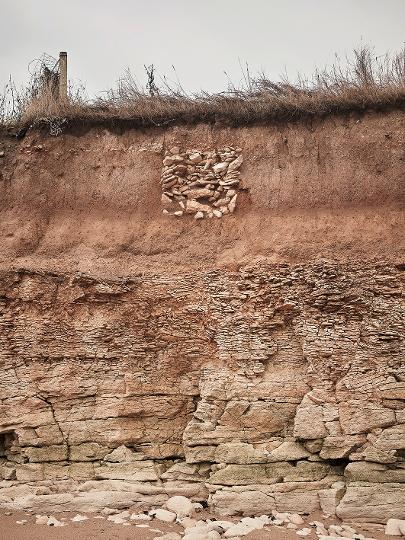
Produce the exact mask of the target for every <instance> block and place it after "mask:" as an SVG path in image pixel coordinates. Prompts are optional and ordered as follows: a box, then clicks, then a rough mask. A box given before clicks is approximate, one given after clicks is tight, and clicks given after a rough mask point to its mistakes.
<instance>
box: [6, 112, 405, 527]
mask: <svg viewBox="0 0 405 540" xmlns="http://www.w3.org/2000/svg"><path fill="white" fill-rule="evenodd" d="M402 142H403V115H401V114H400V113H392V114H390V115H382V116H379V115H370V116H366V117H363V118H362V119H357V120H356V119H351V120H350V119H348V120H342V119H334V120H328V121H325V122H323V123H321V124H319V125H316V126H312V127H311V129H310V128H308V127H304V126H298V125H297V126H284V127H280V128H264V127H255V128H240V129H224V128H222V129H219V128H218V129H211V128H208V127H206V126H198V127H196V128H192V129H186V128H185V127H177V128H171V129H168V130H166V131H163V130H161V131H160V130H148V131H146V132H144V133H143V132H140V131H126V132H124V133H120V134H119V133H111V132H107V131H103V130H100V129H98V130H95V129H93V130H90V131H87V132H83V133H79V132H76V133H74V134H73V133H71V134H65V135H62V136H61V137H58V138H50V137H48V136H46V135H40V134H39V133H38V132H32V133H29V134H28V135H27V136H26V137H25V139H23V140H22V141H21V142H18V143H16V142H11V141H9V140H8V139H6V138H4V139H2V141H1V142H0V150H1V148H2V147H3V148H4V151H5V156H4V158H0V159H2V160H3V163H2V165H1V166H2V169H1V176H2V181H1V183H0V190H1V202H0V205H1V207H0V208H1V218H2V219H1V223H0V237H1V240H2V241H1V244H0V253H1V255H0V256H1V259H0V261H1V273H0V363H1V371H0V381H1V387H2V395H1V396H0V397H1V405H0V478H3V480H1V481H0V505H2V506H5V507H12V508H15V507H25V508H35V509H42V508H53V509H80V510H91V509H94V510H95V509H98V508H100V507H104V506H113V507H114V506H118V507H125V506H128V505H132V504H134V503H140V504H157V503H161V502H163V501H164V500H165V499H166V498H167V497H168V496H170V495H172V494H174V493H181V494H185V495H188V496H191V497H193V498H195V499H196V500H208V502H209V504H210V505H211V507H212V508H213V509H214V510H215V511H217V512H218V513H223V514H227V513H228V514H234V513H247V514H253V513H259V514H261V513H264V512H268V511H269V510H270V509H277V510H279V511H283V510H293V511H298V512H310V511H312V510H316V509H318V508H322V509H323V510H324V511H325V512H327V513H334V512H336V513H337V514H338V515H339V516H341V517H343V518H345V519H348V520H350V519H355V520H357V521H361V520H365V521H376V522H383V521H386V520H387V519H388V518H389V517H397V518H398V517H403V518H404V517H405V513H404V512H405V510H404V509H405V484H404V482H405V362H404V347H403V345H404V344H403V341H404V326H405V325H404V313H405V311H404V301H403V294H404V264H403V255H404V245H403V240H402V238H403V221H402V220H403V214H402V212H403V202H404V197H403V195H404V192H403V176H404V169H405V167H404V163H405V161H404V159H405V155H404V151H403V147H402V146H401V145H402ZM174 146H176V147H178V148H179V149H180V150H184V151H185V150H186V149H190V151H191V150H194V149H198V150H201V152H204V151H207V152H209V151H215V149H216V148H226V147H229V146H232V147H238V148H240V149H241V152H242V153H243V158H244V163H243V166H242V167H241V169H240V171H241V181H240V184H239V185H238V186H237V189H238V202H237V206H236V208H235V211H234V213H232V214H228V215H224V216H222V217H221V218H216V217H213V218H211V219H209V218H207V219H201V220H195V219H193V218H192V217H191V216H189V215H187V214H184V215H182V216H180V217H179V218H177V217H175V216H168V215H165V214H163V213H162V209H163V207H162V205H161V186H160V184H159V180H160V177H161V168H162V160H163V159H164V156H165V152H166V150H167V149H169V148H172V147H174ZM180 150H179V151H180ZM191 174H193V173H192V172H191ZM218 182H219V180H218Z"/></svg>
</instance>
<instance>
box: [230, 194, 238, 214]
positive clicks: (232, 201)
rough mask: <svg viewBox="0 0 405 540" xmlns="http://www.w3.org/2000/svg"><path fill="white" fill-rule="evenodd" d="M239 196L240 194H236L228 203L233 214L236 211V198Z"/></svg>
mask: <svg viewBox="0 0 405 540" xmlns="http://www.w3.org/2000/svg"><path fill="white" fill-rule="evenodd" d="M237 198H238V194H236V195H234V196H233V197H232V199H231V201H230V203H229V204H228V210H229V212H230V213H231V214H232V213H233V212H234V211H235V208H236V199H237Z"/></svg>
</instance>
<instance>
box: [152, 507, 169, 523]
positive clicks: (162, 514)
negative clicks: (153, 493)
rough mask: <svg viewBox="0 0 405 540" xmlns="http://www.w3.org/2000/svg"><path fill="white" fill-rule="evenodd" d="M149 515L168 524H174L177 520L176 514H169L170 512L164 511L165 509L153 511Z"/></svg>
mask: <svg viewBox="0 0 405 540" xmlns="http://www.w3.org/2000/svg"><path fill="white" fill-rule="evenodd" d="M149 515H150V516H152V517H154V518H156V519H158V520H159V521H165V522H167V523H172V522H173V521H175V520H176V514H175V513H174V512H169V510H164V509H163V508H158V509H156V510H151V511H150V512H149Z"/></svg>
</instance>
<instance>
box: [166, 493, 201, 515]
mask: <svg viewBox="0 0 405 540" xmlns="http://www.w3.org/2000/svg"><path fill="white" fill-rule="evenodd" d="M166 508H167V509H168V510H170V511H171V512H174V513H175V514H177V517H178V518H183V517H188V516H190V515H191V514H192V513H193V510H194V508H193V503H192V502H191V501H190V499H188V498H187V497H183V496H181V495H176V496H174V497H170V499H168V500H167V501H166Z"/></svg>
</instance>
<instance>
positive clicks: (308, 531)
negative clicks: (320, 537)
mask: <svg viewBox="0 0 405 540" xmlns="http://www.w3.org/2000/svg"><path fill="white" fill-rule="evenodd" d="M311 532H312V531H311V529H308V528H307V527H304V528H303V529H299V530H298V531H295V533H296V534H298V536H309V535H310V534H311Z"/></svg>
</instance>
